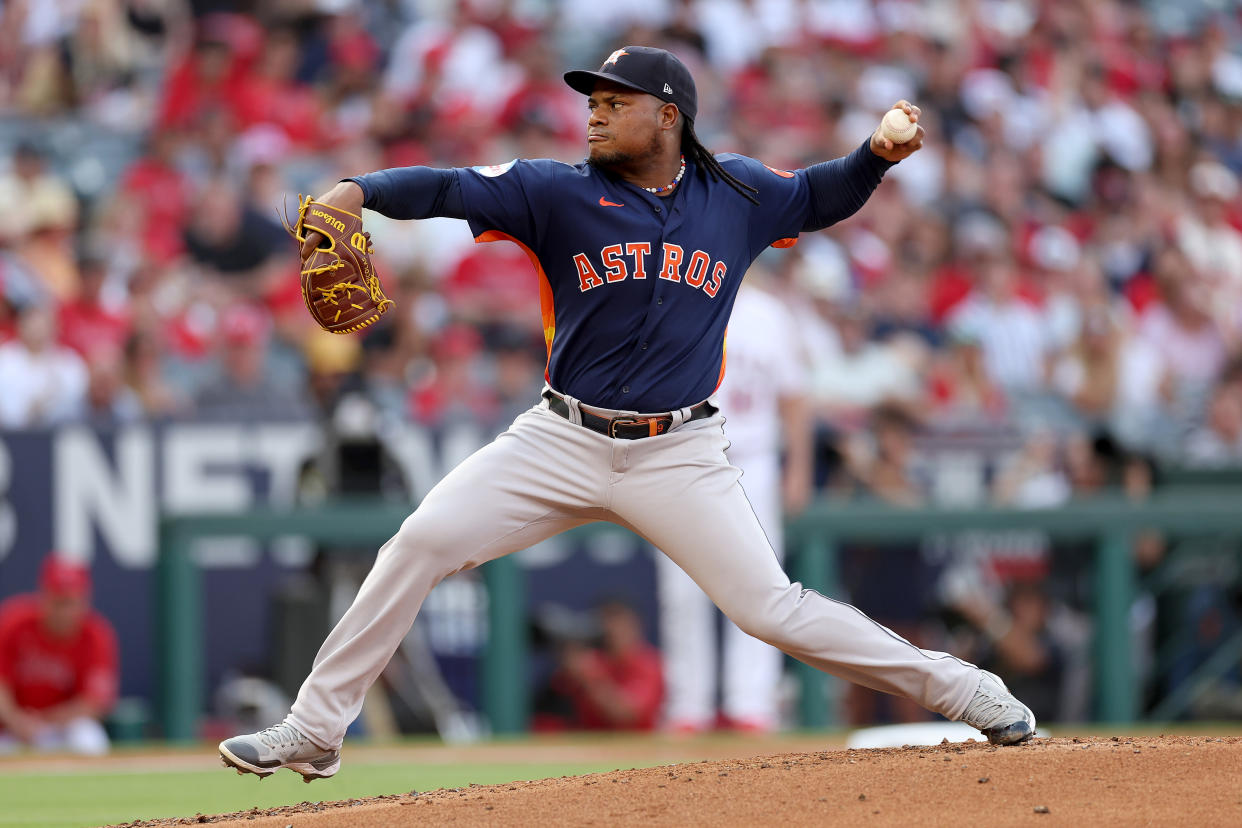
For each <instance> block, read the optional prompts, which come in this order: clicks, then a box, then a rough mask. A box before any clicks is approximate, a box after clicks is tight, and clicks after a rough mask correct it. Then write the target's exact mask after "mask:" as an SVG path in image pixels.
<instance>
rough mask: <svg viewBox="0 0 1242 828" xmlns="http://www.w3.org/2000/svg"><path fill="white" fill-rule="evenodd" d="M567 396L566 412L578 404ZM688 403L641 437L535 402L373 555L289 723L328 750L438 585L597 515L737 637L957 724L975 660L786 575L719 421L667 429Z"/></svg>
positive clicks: (971, 687)
mask: <svg viewBox="0 0 1242 828" xmlns="http://www.w3.org/2000/svg"><path fill="white" fill-rule="evenodd" d="M567 401H569V402H570V409H571V412H572V413H573V414H574V416H575V418H576V416H577V412H578V409H577V403H576V401H574V400H572V399H568V400H567ZM590 410H591V411H592V412H594V413H598V414H603V415H605V416H612V415H615V414H619V413H633V412H612V411H608V410H606V409H598V408H591V409H590ZM684 411H685V410H684V409H683V411H682V412H677V413H676V414H675V424H674V427H673V428H671V429H670V430H669V431H668V432H667V433H665V434H661V435H657V436H655V437H648V438H645V439H641V440H614V439H611V438H608V437H605V436H603V435H601V434H597V433H595V432H594V431H590V430H588V429H586V428H584V427H582V426H581V425H579V424H578V423H577V422H571V421H570V420H566V419H564V418H563V417H561V416H559V415H557V414H555V413H553V412H551V411H549V410H547V403H546V402H543V403H541V404H540V405H538V406H536V407H535V408H532V409H530V410H529V411H526V412H524V413H523V414H521V415H520V416H518V418H517V419H516V420H515V421H514V422H513V425H511V426H510V427H509V429H508V430H507V431H505V432H504V433H503V434H501V435H500V436H498V437H497V438H496V439H495V440H494V441H493V442H492V443H489V444H488V445H486V446H484V447H483V448H481V449H479V450H478V451H477V452H475V453H474V454H473V455H471V456H470V457H468V458H467V459H466V460H465V461H464V462H462V463H461V465H459V466H458V467H457V468H455V469H453V471H451V472H449V473H448V474H447V475H446V476H445V477H444V479H443V480H441V481H440V482H439V483H438V484H437V485H436V486H435V487H434V488H433V489H432V490H431V492H430V493H429V494H428V495H427V497H426V499H425V500H424V501H423V502H422V503H421V504H420V505H419V507H418V509H417V510H415V512H414V513H413V514H412V515H410V516H409V517H408V518H406V520H405V522H404V523H402V524H401V528H400V529H399V530H398V532H397V534H396V535H394V536H393V537H392V538H391V539H389V540H388V542H387V543H385V544H384V545H383V546H382V547H381V548H380V551H379V555H378V556H377V557H376V559H375V565H374V566H373V567H372V569H371V572H370V574H369V575H367V577H366V580H365V581H363V584H362V588H361V589H360V590H359V592H358V597H357V598H356V599H355V600H354V603H353V605H352V606H351V607H350V608H349V610H348V611H347V612H346V613H345V615H344V616H342V618H341V620H340V621H339V622H338V623H337V625H336V628H335V629H333V630H332V632H331V634H329V636H328V638H327V640H326V641H324V643H323V646H322V647H321V648H320V650H319V654H318V655H317V656H316V657H315V663H314V666H313V668H312V669H311V673H310V675H309V676H308V677H307V678H306V681H305V682H304V683H303V684H302V688H301V690H300V691H299V692H298V697H297V700H296V701H295V702H294V704H293V708H292V710H291V711H290V714H289V718H288V721H289V722H290V723H291V724H293V725H294V726H295V727H297V728H298V729H299V730H300V731H302V733H304V734H305V735H306V736H307V737H309V738H310V739H311V740H312V741H313V742H315V743H316V744H318V745H319V746H320V747H323V748H325V749H335V748H339V747H340V745H341V742H342V740H343V739H344V736H345V729H346V728H347V727H348V726H349V724H350V722H352V721H353V720H354V719H355V718H356V717H357V716H358V713H359V712H360V711H361V709H362V700H363V696H364V695H365V694H366V691H367V689H368V688H369V687H370V686H371V684H372V683H373V682H374V681H375V679H376V678H377V677H378V676H379V674H380V671H382V670H383V669H384V666H385V665H386V664H387V663H388V660H389V659H390V658H391V657H392V654H393V652H394V651H395V650H396V648H397V646H398V645H399V644H400V643H401V640H402V639H403V638H404V637H405V635H406V633H407V632H408V631H409V629H410V626H411V625H412V624H413V622H414V616H415V615H416V614H417V613H418V610H419V607H420V606H421V605H422V602H423V600H424V599H425V598H426V597H427V594H428V593H429V592H431V590H432V588H433V587H434V586H435V585H436V584H438V583H439V582H440V581H441V580H442V579H444V578H446V577H447V576H449V575H452V574H453V573H455V572H460V571H461V570H463V569H470V568H472V567H476V566H479V565H480V564H483V563H486V562H487V561H490V560H492V559H494V558H499V557H501V556H502V555H508V554H509V553H510V552H516V551H517V550H519V549H525V548H526V547H528V546H532V545H534V544H536V543H538V542H539V541H542V540H544V539H545V538H548V537H550V536H552V535H554V534H557V533H558V532H563V531H565V530H567V529H571V528H573V527H575V526H579V525H581V524H584V523H589V522H592V521H597V520H606V521H611V522H612V523H616V524H619V525H621V526H624V527H626V528H628V529H631V530H633V531H634V532H635V533H637V534H638V535H640V536H642V537H643V538H645V539H646V540H648V541H649V542H650V543H652V544H653V545H654V546H656V547H658V548H659V549H661V550H663V551H664V553H665V554H667V555H668V556H669V557H670V558H672V559H673V560H674V561H675V562H676V563H677V564H678V565H679V566H680V567H681V568H682V569H684V570H685V571H686V573H687V574H688V575H689V576H690V577H691V578H693V579H694V581H695V582H696V583H697V584H698V585H699V586H700V587H702V589H703V591H704V592H706V593H707V594H708V595H709V596H710V597H711V599H712V600H713V601H714V602H715V603H716V605H717V606H718V607H720V609H721V610H722V611H723V612H724V613H725V615H727V616H728V617H729V618H730V619H732V620H733V622H734V623H736V624H737V626H738V627H740V628H741V629H742V630H743V631H744V632H747V633H749V634H750V635H753V636H754V637H756V638H759V639H761V640H763V641H766V642H768V643H769V644H771V645H773V646H774V647H777V648H778V649H780V650H783V651H784V652H786V653H788V654H789V655H791V656H793V657H794V658H797V659H799V660H801V661H804V662H806V663H807V664H810V665H811V666H813V667H815V668H817V669H819V670H823V671H824V672H827V673H831V674H832V675H834V676H839V677H841V678H843V679H847V680H849V681H852V682H856V683H858V684H861V685H864V686H866V687H870V688H873V689H876V690H881V691H884V692H886V693H893V694H895V695H898V696H904V697H907V698H910V699H913V700H914V701H916V702H918V703H919V704H921V705H923V706H924V707H926V708H927V709H929V710H933V711H935V712H937V713H941V714H943V715H944V716H946V717H947V718H949V719H958V718H960V717H961V715H962V713H963V712H964V711H965V709H966V706H967V704H968V703H969V702H970V699H971V698H972V696H973V695H974V692H975V689H976V688H977V687H978V684H979V677H980V672H979V669H978V668H977V667H975V666H974V665H972V664H969V663H967V662H965V661H962V660H960V659H958V658H956V657H954V656H951V655H948V654H947V653H940V652H935V651H931V650H923V649H920V648H918V647H916V646H914V645H913V644H911V643H910V642H908V641H906V640H905V639H904V638H902V637H901V636H899V635H897V634H896V633H894V632H892V631H891V630H889V629H887V628H885V627H882V626H881V625H879V624H877V623H875V622H874V621H872V620H871V619H870V618H868V617H867V616H865V615H864V614H863V613H862V612H860V611H859V610H857V609H855V608H854V607H852V606H850V605H849V604H845V603H842V602H840V601H834V600H832V599H830V598H825V597H824V596H822V595H820V594H819V593H817V592H813V591H811V590H806V589H803V588H802V586H801V585H800V584H796V583H790V581H789V577H788V576H787V575H786V574H785V572H784V570H783V569H782V568H781V565H780V563H779V562H778V561H777V558H776V555H775V554H774V553H773V551H772V547H771V546H770V545H769V544H768V540H767V538H766V537H765V535H764V533H763V529H762V528H760V525H759V521H758V519H757V518H756V517H755V515H754V512H753V511H752V510H751V508H750V504H749V503H748V502H747V500H746V495H745V494H744V493H743V491H742V487H741V484H740V483H739V482H738V480H739V477H740V474H741V473H740V472H739V470H738V469H737V468H736V467H735V466H732V465H730V464H729V462H728V460H727V459H726V458H725V448H726V447H727V446H728V440H727V439H726V438H725V436H724V431H723V422H724V419H723V417H721V416H720V415H719V414H717V415H715V416H713V417H709V418H706V419H702V420H696V421H694V422H689V423H684V424H681V425H677V424H678V423H682V421H683V418H684V416H685V414H684Z"/></svg>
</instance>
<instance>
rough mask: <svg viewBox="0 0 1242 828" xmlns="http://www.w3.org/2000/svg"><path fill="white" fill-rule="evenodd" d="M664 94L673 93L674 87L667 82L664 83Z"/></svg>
mask: <svg viewBox="0 0 1242 828" xmlns="http://www.w3.org/2000/svg"><path fill="white" fill-rule="evenodd" d="M664 94H665V95H671V94H673V87H671V86H669V85H668V84H667V83H666V84H664Z"/></svg>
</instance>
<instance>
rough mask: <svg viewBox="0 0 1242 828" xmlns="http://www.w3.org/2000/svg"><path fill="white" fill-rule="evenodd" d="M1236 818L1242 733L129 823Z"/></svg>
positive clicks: (842, 760) (703, 768)
mask: <svg viewBox="0 0 1242 828" xmlns="http://www.w3.org/2000/svg"><path fill="white" fill-rule="evenodd" d="M199 823H210V824H213V825H215V826H239V827H241V828H285V826H290V825H291V826H293V828H327V827H328V826H351V828H352V827H353V826H359V827H360V828H370V827H371V826H407V825H446V824H448V825H474V824H492V825H530V826H538V828H551V826H562V825H564V826H570V825H573V826H577V825H597V826H613V825H644V826H646V825H668V826H684V825H713V826H719V825H781V826H786V825H823V824H829V823H834V824H847V823H848V824H853V823H863V824H867V825H876V826H879V825H910V824H918V825H963V824H978V825H1013V824H1032V825H1051V824H1053V823H1056V824H1062V825H1064V824H1070V823H1081V824H1089V825H1174V824H1180V825H1242V738H1239V737H1221V738H1215V737H1204V736H1161V737H1112V738H1109V737H1092V738H1069V737H1064V738H1053V739H1037V740H1034V741H1032V742H1030V743H1028V744H1025V745H1022V746H1020V747H1009V748H994V747H991V746H990V745H988V744H986V743H967V744H965V745H940V746H938V747H909V748H886V749H879V750H834V751H825V752H814V753H792V754H784V755H778V756H764V757H756V758H752V759H737V760H725V761H710V762H709V761H703V762H694V763H685V764H677V765H664V766H661V767H655V768H643V769H639V770H626V771H613V772H610V773H597V774H592V775H590V776H575V777H566V778H561V779H541V780H537V781H533V782H513V783H510V784H507V785H488V786H474V785H472V786H470V787H468V788H451V789H444V790H438V791H430V792H428V793H419V794H394V795H392V796H386V797H385V796H381V797H376V798H372V799H358V800H350V801H346V802H323V803H309V802H307V803H302V804H301V805H292V806H287V807H283V808H273V809H268V810H261V809H255V810H253V811H246V812H242V813H236V814H223V815H220V816H214V817H208V816H195V817H187V818H182V819H169V820H155V821H149V822H133V823H128V825H130V826H160V827H161V828H163V826H173V825H194V824H199Z"/></svg>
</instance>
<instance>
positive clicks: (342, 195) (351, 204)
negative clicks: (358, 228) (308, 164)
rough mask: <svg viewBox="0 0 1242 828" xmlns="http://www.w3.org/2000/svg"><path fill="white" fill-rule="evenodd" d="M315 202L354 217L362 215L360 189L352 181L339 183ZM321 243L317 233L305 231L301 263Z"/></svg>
mask: <svg viewBox="0 0 1242 828" xmlns="http://www.w3.org/2000/svg"><path fill="white" fill-rule="evenodd" d="M315 201H317V202H319V203H320V204H326V205H328V206H329V207H338V208H340V209H342V210H345V211H346V212H349V213H353V214H354V215H357V216H360V215H362V188H361V187H359V186H358V185H357V184H355V183H354V182H352V181H341V182H339V183H338V184H337V185H336V186H335V187H333V188H332V189H331V190H328V191H327V192H326V193H324V194H323V195H321V196H320V197H319V198H317V199H315ZM322 243H323V236H321V235H320V234H318V233H315V232H311V231H307V233H306V240H305V241H304V242H302V248H301V251H300V252H301V254H302V261H306V260H307V259H308V258H310V255H311V254H312V253H314V252H315V248H316V247H318V246H319V245H320V244H322Z"/></svg>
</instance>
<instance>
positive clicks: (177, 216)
mask: <svg viewBox="0 0 1242 828" xmlns="http://www.w3.org/2000/svg"><path fill="white" fill-rule="evenodd" d="M177 150H178V138H177V135H176V134H175V133H173V132H160V131H156V132H153V133H152V134H151V135H150V136H149V138H148V139H147V144H146V146H145V147H144V148H143V154H142V155H140V156H139V157H138V158H137V159H136V160H135V161H134V163H133V164H131V165H130V166H129V167H128V168H127V169H126V170H125V173H124V175H123V176H122V178H121V192H122V194H123V196H124V197H125V199H126V202H125V208H124V209H128V210H132V211H134V212H135V213H137V215H138V217H139V218H138V220H137V221H136V222H135V224H134V226H135V227H136V228H138V233H139V234H140V236H141V240H142V252H143V253H144V254H145V255H146V256H148V257H149V258H152V259H154V260H155V261H157V262H159V263H168V262H171V261H173V260H174V259H176V258H177V257H178V256H180V255H181V253H182V252H183V251H184V250H185V242H184V240H183V239H182V238H181V228H182V227H183V226H184V225H185V222H186V216H187V214H188V212H189V206H190V201H189V193H190V186H189V182H187V180H186V176H185V174H184V173H183V172H182V171H181V170H179V169H178V168H177V165H176V152H177Z"/></svg>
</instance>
